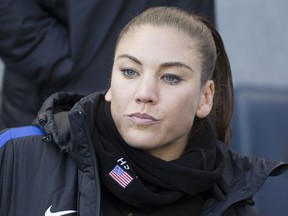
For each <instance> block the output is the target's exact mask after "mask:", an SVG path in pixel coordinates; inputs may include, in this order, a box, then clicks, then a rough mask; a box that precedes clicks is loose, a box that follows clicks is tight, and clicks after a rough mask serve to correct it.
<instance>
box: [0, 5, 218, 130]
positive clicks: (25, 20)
mask: <svg viewBox="0 0 288 216" xmlns="http://www.w3.org/2000/svg"><path fill="white" fill-rule="evenodd" d="M159 5H166V6H177V7H180V8H183V9H186V10H191V11H196V12H197V13H201V14H204V15H207V16H208V17H209V18H210V19H211V20H212V22H213V18H214V1H213V0H201V1H199V0H137V1H135V0H83V1H80V0H52V1H51V0H38V1H36V0H0V58H1V59H2V60H3V61H4V63H5V66H6V67H5V75H4V82H3V98H2V99H3V103H2V104H3V107H2V113H3V114H2V115H1V116H0V117H1V118H0V128H1V129H2V128H7V127H15V126H21V125H27V124H30V123H31V122H32V121H33V119H34V118H35V116H36V114H37V111H38V110H39V109H40V107H41V104H42V103H43V101H44V100H45V99H46V98H47V97H48V96H50V95H51V94H52V93H54V92H59V91H71V92H78V93H82V94H83V93H84V94H88V93H92V92H95V91H99V90H103V89H104V88H106V87H107V86H108V85H109V78H110V73H111V66H112V61H113V53H114V47H115V42H116V39H117V36H118V34H119V32H120V30H121V29H122V28H123V27H124V25H126V23H128V21H129V20H130V19H131V18H132V17H134V16H135V15H137V14H138V13H140V12H142V11H143V10H144V9H146V8H148V7H152V6H159ZM1 121H2V122H1ZM1 123H2V126H1Z"/></svg>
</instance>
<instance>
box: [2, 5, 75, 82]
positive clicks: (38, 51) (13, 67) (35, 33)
mask: <svg viewBox="0 0 288 216" xmlns="http://www.w3.org/2000/svg"><path fill="white" fill-rule="evenodd" d="M53 2H56V1H53ZM0 57H1V58H2V59H3V61H4V63H5V66H6V68H7V69H8V71H12V72H16V73H20V74H23V76H26V77H28V78H29V79H32V80H33V81H36V82H37V83H39V84H42V83H43V82H44V81H46V82H50V83H54V85H57V84H58V83H59V81H61V80H63V79H64V78H67V76H69V73H70V71H71V68H72V61H71V58H70V56H69V36H68V34H67V27H66V26H65V25H64V24H63V23H61V22H59V19H57V17H54V16H53V13H52V12H48V11H47V10H46V9H45V7H44V6H43V5H41V2H40V1H37V0H0ZM56 81H58V82H56ZM59 85H61V83H59Z"/></svg>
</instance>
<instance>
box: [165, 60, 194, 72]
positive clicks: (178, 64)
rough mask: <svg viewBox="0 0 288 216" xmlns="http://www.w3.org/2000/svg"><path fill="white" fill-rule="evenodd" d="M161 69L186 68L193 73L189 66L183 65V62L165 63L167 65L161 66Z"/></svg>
mask: <svg viewBox="0 0 288 216" xmlns="http://www.w3.org/2000/svg"><path fill="white" fill-rule="evenodd" d="M160 67H162V68H169V67H183V68H186V69H188V70H190V71H191V72H193V70H192V68H191V67H190V66H189V65H187V64H185V63H182V62H165V63H163V64H161V65H160Z"/></svg>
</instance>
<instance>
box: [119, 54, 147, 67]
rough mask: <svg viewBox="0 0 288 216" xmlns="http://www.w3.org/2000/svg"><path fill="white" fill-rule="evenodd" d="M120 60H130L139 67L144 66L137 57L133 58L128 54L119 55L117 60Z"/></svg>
mask: <svg viewBox="0 0 288 216" xmlns="http://www.w3.org/2000/svg"><path fill="white" fill-rule="evenodd" d="M119 58H128V59H130V60H131V61H133V62H135V63H136V64H139V65H142V63H141V62H140V61H139V60H138V59H137V58H135V57H133V56H131V55H128V54H122V55H119V56H118V57H117V58H116V60H118V59H119Z"/></svg>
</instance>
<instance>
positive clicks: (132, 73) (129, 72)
mask: <svg viewBox="0 0 288 216" xmlns="http://www.w3.org/2000/svg"><path fill="white" fill-rule="evenodd" d="M120 71H121V72H122V74H123V75H124V76H125V77H126V78H130V79H131V78H134V77H136V76H137V75H138V74H137V73H136V72H135V71H134V70H132V69H126V68H124V69H121V70H120Z"/></svg>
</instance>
